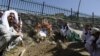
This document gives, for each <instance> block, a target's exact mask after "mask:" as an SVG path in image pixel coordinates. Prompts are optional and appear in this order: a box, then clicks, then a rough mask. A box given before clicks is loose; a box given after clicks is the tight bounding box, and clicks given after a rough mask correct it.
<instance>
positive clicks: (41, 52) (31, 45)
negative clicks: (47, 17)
mask: <svg viewBox="0 0 100 56" xmlns="http://www.w3.org/2000/svg"><path fill="white" fill-rule="evenodd" d="M24 42H25V45H26V51H25V53H24V55H23V56H89V54H88V53H87V52H86V50H85V49H84V46H83V45H82V44H81V43H70V42H67V43H65V44H62V46H65V47H66V48H63V47H58V45H53V44H51V43H49V42H48V41H44V42H42V43H38V44H37V43H35V42H34V41H33V40H32V39H31V38H29V37H26V38H25V39H24ZM23 49H24V48H23V47H20V46H17V47H16V48H15V49H13V50H11V51H10V52H7V53H5V56H20V53H21V51H23Z"/></svg>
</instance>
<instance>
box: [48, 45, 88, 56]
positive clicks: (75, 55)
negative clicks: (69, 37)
mask: <svg viewBox="0 0 100 56" xmlns="http://www.w3.org/2000/svg"><path fill="white" fill-rule="evenodd" d="M74 49H80V50H78V51H76V50H74ZM80 51H86V50H85V49H84V46H83V44H82V43H72V44H69V45H68V47H67V48H66V49H62V48H57V47H55V48H53V49H52V50H49V51H48V52H52V53H53V56H88V55H83V54H81V53H80Z"/></svg>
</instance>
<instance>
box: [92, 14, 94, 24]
mask: <svg viewBox="0 0 100 56" xmlns="http://www.w3.org/2000/svg"><path fill="white" fill-rule="evenodd" d="M92 24H93V25H94V12H92Z"/></svg>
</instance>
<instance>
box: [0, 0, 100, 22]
mask: <svg viewBox="0 0 100 56" xmlns="http://www.w3.org/2000/svg"><path fill="white" fill-rule="evenodd" d="M9 9H15V10H17V11H18V12H21V13H31V14H34V15H46V16H51V15H55V14H64V15H66V16H68V17H69V18H70V19H74V18H75V17H76V18H77V16H76V15H77V12H75V11H73V10H72V9H71V10H67V9H63V8H58V7H55V6H51V5H48V4H45V2H43V3H39V2H33V1H28V0H0V10H9ZM87 18H89V20H91V21H92V22H94V21H95V20H97V19H99V18H100V17H99V16H95V15H94V13H93V14H91V15H87V14H84V13H79V19H81V20H82V19H85V20H86V19H87Z"/></svg>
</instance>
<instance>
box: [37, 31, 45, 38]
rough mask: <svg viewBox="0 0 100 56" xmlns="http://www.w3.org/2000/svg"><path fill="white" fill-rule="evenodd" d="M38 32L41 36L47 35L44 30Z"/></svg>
mask: <svg viewBox="0 0 100 56" xmlns="http://www.w3.org/2000/svg"><path fill="white" fill-rule="evenodd" d="M38 34H39V36H41V37H46V36H47V35H46V33H45V32H43V31H40V32H39V33H38Z"/></svg>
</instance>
